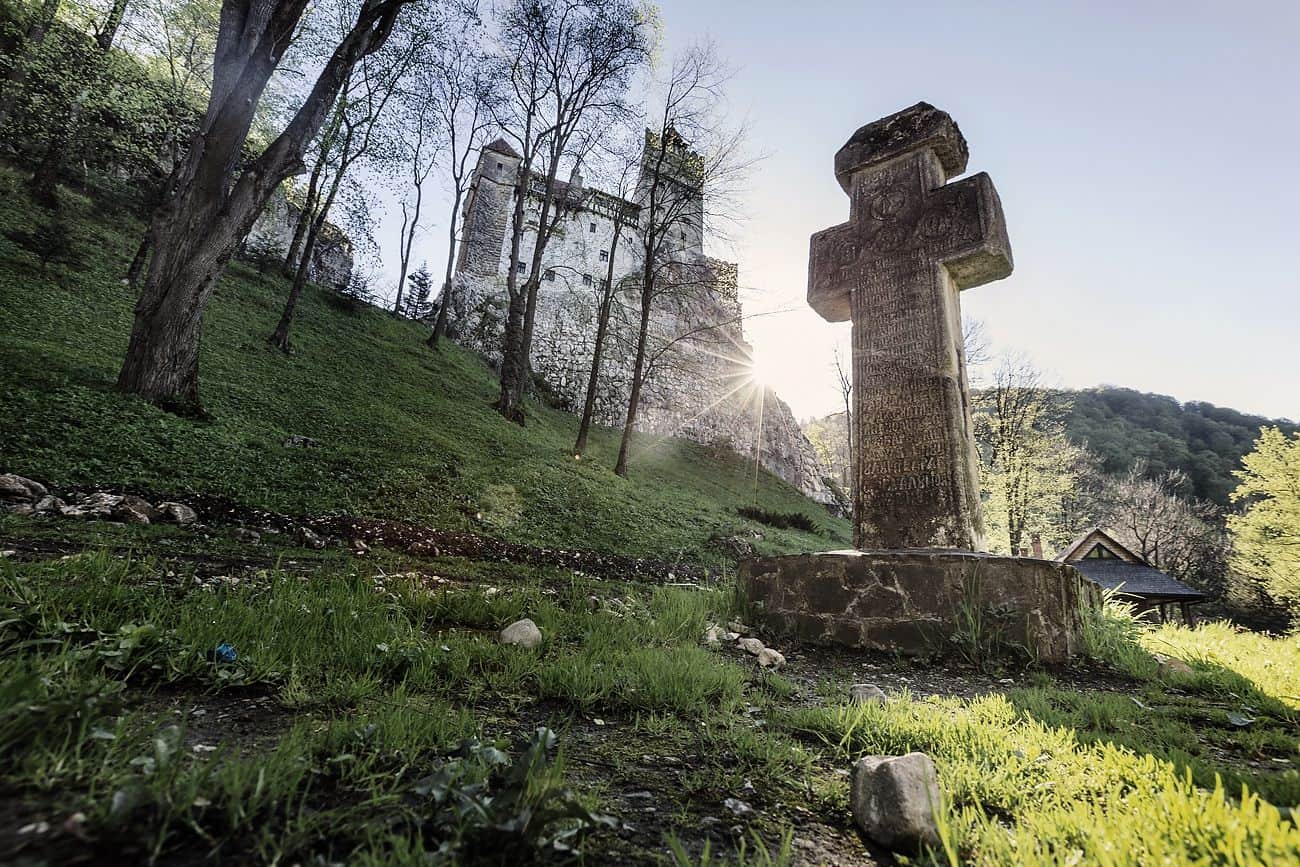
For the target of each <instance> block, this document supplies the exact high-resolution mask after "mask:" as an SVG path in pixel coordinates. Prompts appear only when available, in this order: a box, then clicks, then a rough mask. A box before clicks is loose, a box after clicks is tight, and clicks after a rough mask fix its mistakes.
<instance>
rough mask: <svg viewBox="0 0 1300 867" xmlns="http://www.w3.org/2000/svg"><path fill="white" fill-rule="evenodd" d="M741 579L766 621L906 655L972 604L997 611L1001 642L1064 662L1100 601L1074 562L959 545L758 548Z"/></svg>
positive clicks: (797, 632) (952, 626)
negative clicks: (782, 553) (778, 553)
mask: <svg viewBox="0 0 1300 867" xmlns="http://www.w3.org/2000/svg"><path fill="white" fill-rule="evenodd" d="M740 580H741V586H742V588H743V590H744V592H745V595H746V599H747V602H748V604H749V606H750V610H751V615H750V616H751V617H753V618H754V619H755V620H756V621H757V622H761V623H763V624H764V625H765V626H766V627H767V628H768V629H771V630H774V631H776V632H784V633H787V634H790V635H792V636H794V637H795V638H798V639H801V640H804V641H809V642H812V643H819V644H833V645H841V646H845V647H854V648H862V649H870V650H884V651H890V652H893V651H900V652H903V653H907V654H913V655H930V654H934V655H940V654H942V653H944V652H946V651H947V650H949V649H950V648H951V638H952V636H953V635H954V634H956V633H957V632H958V631H959V630H960V629H961V624H962V622H963V617H962V614H963V612H964V611H968V610H969V606H978V607H979V609H980V610H982V611H985V612H995V613H996V614H997V615H998V616H997V617H996V618H986V619H989V620H996V628H998V629H999V630H1000V633H999V638H1000V639H1001V640H1002V643H1003V644H1004V646H1005V647H1006V648H1007V649H1016V648H1023V649H1024V650H1025V651H1027V652H1028V653H1029V654H1030V655H1031V656H1033V657H1035V658H1036V659H1038V660H1041V661H1043V662H1063V661H1065V660H1066V659H1069V658H1070V657H1071V656H1074V655H1075V654H1077V653H1079V652H1081V651H1082V649H1083V618H1082V616H1081V612H1082V609H1083V607H1085V606H1093V605H1098V604H1100V591H1099V590H1098V588H1097V586H1096V585H1095V584H1093V583H1092V582H1091V581H1089V580H1088V579H1087V578H1085V577H1084V576H1083V574H1082V573H1081V572H1079V571H1077V570H1076V569H1075V568H1074V567H1072V566H1069V565H1066V564H1064V563H1056V562H1054V561H1049V560H1033V559H1028V558H1017V557H999V556H995V555H991V554H975V553H969V552H961V551H940V550H931V549H914V550H902V551H833V552H827V553H822V554H801V555H795V556H788V557H760V558H755V559H752V560H746V561H745V562H743V563H742V564H741V570H740ZM826 586H829V587H830V588H831V589H830V590H827V589H826ZM883 600H889V603H888V604H884V603H883Z"/></svg>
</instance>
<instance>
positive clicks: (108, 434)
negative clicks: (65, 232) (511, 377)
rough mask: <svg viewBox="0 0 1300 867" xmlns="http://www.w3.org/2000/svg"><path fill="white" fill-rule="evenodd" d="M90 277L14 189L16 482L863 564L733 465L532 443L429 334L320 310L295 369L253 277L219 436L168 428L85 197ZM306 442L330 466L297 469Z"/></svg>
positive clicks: (613, 444)
mask: <svg viewBox="0 0 1300 867" xmlns="http://www.w3.org/2000/svg"><path fill="white" fill-rule="evenodd" d="M63 213H64V220H65V222H66V224H67V225H68V227H69V230H70V233H71V240H72V245H73V250H74V254H73V258H74V260H75V261H74V264H69V265H65V264H57V263H56V264H52V265H50V266H49V267H48V268H43V267H42V265H41V263H40V261H39V258H38V257H37V256H36V255H34V254H33V253H31V252H30V251H28V250H27V249H24V248H23V247H22V246H20V245H18V244H15V243H14V242H13V241H12V240H11V239H10V237H8V236H9V235H11V234H12V233H14V232H20V231H25V230H30V229H31V228H32V226H33V220H34V218H43V215H42V214H40V212H35V213H34V212H33V210H32V209H31V207H30V205H29V204H28V203H27V201H26V198H25V196H24V195H23V193H22V191H21V189H20V188H19V186H18V179H17V178H16V177H15V176H14V175H12V174H8V173H6V174H3V175H0V322H3V323H4V327H3V332H2V333H0V418H3V419H4V420H5V423H4V424H3V426H0V471H13V472H18V473H22V474H24V475H27V476H31V477H34V478H37V479H41V480H44V481H46V482H48V483H50V484H53V485H55V486H58V487H60V488H63V487H70V486H111V487H114V488H120V489H129V490H132V491H135V492H137V493H141V494H168V495H177V496H184V495H186V494H206V495H216V496H221V497H225V498H229V499H231V500H234V501H236V502H238V503H241V504H244V505H248V506H254V507H259V508H267V509H272V510H276V511H282V512H289V513H294V514H319V513H322V512H327V511H347V512H350V513H357V514H366V515H374V516H379V517H390V518H402V519H406V520H411V521H417V522H423V523H429V524H434V525H438V526H442V527H448V528H453V529H473V530H478V531H481V532H485V533H488V534H490V535H494V536H498V537H501V538H504V539H507V540H509V541H515V542H523V543H529V544H535V545H568V546H573V547H582V548H591V549H595V550H601V551H607V552H613V553H622V554H627V555H630V556H653V557H658V558H663V559H674V558H677V557H681V558H686V559H692V560H697V561H704V562H707V561H712V560H717V559H718V558H719V557H720V556H721V552H720V551H719V550H717V549H716V548H714V547H712V546H711V544H710V539H711V538H713V537H715V536H726V535H729V534H732V533H735V532H737V531H743V530H756V531H761V532H762V534H763V536H764V538H763V540H762V541H760V542H758V543H757V546H758V547H759V548H760V550H768V551H798V550H812V549H819V548H826V547H828V546H838V545H843V544H844V543H845V542H846V541H847V540H848V539H849V528H848V524H847V522H845V521H842V520H839V519H835V518H832V517H830V516H829V515H828V514H827V513H826V512H825V510H824V509H822V508H821V507H820V506H818V505H817V504H815V503H813V502H812V501H810V500H808V499H806V498H805V497H803V496H802V495H801V494H800V493H799V492H798V491H796V490H795V489H793V488H791V487H790V486H789V485H787V484H785V483H784V482H782V481H781V480H779V479H777V478H776V477H774V476H772V475H770V474H768V473H767V472H765V471H764V472H760V473H759V474H758V479H757V483H756V482H755V475H754V469H753V466H752V464H747V463H746V462H745V461H744V460H743V459H741V458H740V457H738V456H736V455H734V454H732V453H731V452H724V451H718V450H715V449H709V448H706V447H704V446H700V445H697V444H694V443H689V442H685V441H679V440H674V439H664V438H652V437H642V438H640V439H639V440H638V441H637V448H636V451H635V456H634V458H633V461H632V465H631V472H630V477H629V478H627V479H623V478H620V477H618V476H616V475H614V473H613V472H612V471H611V469H610V468H611V467H612V466H613V464H614V458H615V456H616V451H617V447H618V440H617V433H616V432H614V431H610V430H605V429H601V430H598V431H596V432H595V435H594V436H593V437H592V440H591V446H590V450H589V453H588V459H586V460H583V461H581V462H579V461H575V460H574V459H573V457H572V456H571V454H570V453H569V448H570V446H571V444H572V441H573V438H574V434H575V431H576V425H577V419H576V418H575V417H574V416H572V415H569V414H567V413H563V412H559V411H556V410H552V409H549V408H546V407H544V406H541V405H539V404H536V403H533V404H530V405H529V407H528V424H527V426H526V427H523V428H521V427H518V426H516V425H513V424H509V423H507V422H505V421H504V420H503V419H501V418H500V416H498V415H497V414H496V413H495V412H494V411H493V410H492V409H491V407H490V402H491V400H492V399H493V398H494V397H495V394H496V389H495V380H494V377H493V375H492V373H491V371H490V370H488V368H487V367H486V366H485V365H484V363H483V361H482V360H481V359H479V358H478V357H476V356H474V355H472V354H470V353H468V352H465V351H463V350H461V349H459V348H457V347H455V346H451V345H448V346H446V348H445V349H443V350H441V351H438V352H434V351H431V350H429V349H428V348H427V347H425V345H424V342H423V338H424V334H425V331H424V329H423V328H422V327H421V326H419V325H417V324H415V323H412V322H407V321H400V320H397V319H395V318H393V317H392V316H389V315H387V314H386V313H384V312H382V311H380V310H377V309H375V308H372V307H368V306H365V305H360V306H358V307H354V306H350V305H349V304H348V303H346V301H345V300H344V299H342V298H340V297H339V296H337V295H335V294H333V293H329V292H326V291H323V290H316V289H311V290H309V291H308V293H307V294H306V295H305V296H304V299H303V303H302V304H300V306H299V312H298V319H297V322H296V323H295V326H294V333H293V340H294V345H295V352H294V354H293V355H292V356H285V355H283V354H281V353H279V352H278V351H276V350H274V349H272V348H270V347H269V346H268V345H267V343H266V341H265V337H266V335H268V334H269V333H270V332H271V330H272V328H273V327H274V325H275V321H276V318H277V316H278V315H279V310H280V306H281V303H282V300H283V296H284V294H285V291H286V286H285V284H284V281H282V280H281V279H279V278H278V277H270V276H266V275H262V274H259V273H258V272H257V271H256V270H255V269H253V268H251V267H249V266H248V265H246V264H240V263H236V264H234V265H233V266H232V267H231V268H230V271H229V273H228V274H227V276H226V278H225V279H224V280H223V281H222V283H221V285H220V288H219V289H218V291H217V293H216V297H215V299H214V300H213V302H212V303H211V305H210V306H209V308H208V311H207V314H206V317H205V328H204V342H203V356H202V361H201V386H200V387H201V393H202V397H203V400H204V403H205V406H206V408H207V410H208V412H209V413H210V415H211V419H210V420H207V421H194V420H188V419H182V418H178V417H176V416H173V415H169V414H167V413H164V412H161V411H159V410H157V409H155V408H154V407H152V406H150V405H148V404H147V403H144V402H143V401H140V400H136V399H133V398H128V397H124V396H122V395H119V394H117V393H116V392H115V391H114V390H113V387H112V386H113V381H114V378H115V376H116V373H117V369H118V366H119V364H120V361H121V357H122V353H123V351H124V350H125V347H126V340H127V336H128V333H129V330H130V324H131V309H132V304H133V303H134V298H135V293H134V291H133V290H132V289H130V288H129V287H126V286H123V285H122V284H121V282H120V275H121V273H122V272H123V270H124V269H125V265H126V262H127V261H128V259H129V257H130V253H131V251H132V249H133V245H134V243H135V241H136V239H137V237H138V235H137V232H138V231H139V226H138V225H137V224H136V223H135V222H134V221H132V220H124V219H123V218H121V217H118V216H110V215H107V214H103V213H100V212H98V211H96V209H95V208H94V207H93V206H92V204H91V203H90V202H88V201H86V200H84V199H78V198H76V197H75V196H73V195H71V194H67V193H65V204H64V209H63ZM293 434H300V435H303V436H307V437H311V438H312V439H314V440H316V441H318V443H319V445H318V446H316V447H313V448H286V447H284V446H283V442H284V440H285V439H286V438H287V437H289V436H290V435H293ZM745 505H756V506H758V507H759V508H761V509H764V510H767V511H772V512H783V513H791V512H802V513H804V514H806V515H808V516H809V517H810V518H812V519H813V521H814V522H815V524H816V525H817V526H818V527H819V528H820V530H821V532H819V533H806V532H799V531H794V530H777V529H774V528H770V527H766V526H763V525H759V524H754V523H752V522H749V521H746V520H744V519H742V518H740V517H739V516H738V515H737V513H736V509H737V507H740V506H745Z"/></svg>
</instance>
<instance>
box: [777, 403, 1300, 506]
mask: <svg viewBox="0 0 1300 867" xmlns="http://www.w3.org/2000/svg"><path fill="white" fill-rule="evenodd" d="M1063 396H1064V397H1065V398H1066V401H1065V403H1066V405H1067V407H1068V408H1067V410H1066V412H1065V416H1064V420H1065V432H1066V435H1067V436H1068V437H1069V438H1070V440H1071V441H1072V442H1073V443H1075V444H1076V445H1079V446H1083V447H1086V448H1087V449H1088V450H1089V451H1091V452H1092V453H1093V454H1095V455H1096V456H1097V457H1098V458H1099V459H1100V460H1101V469H1102V471H1103V472H1105V473H1107V474H1108V475H1115V476H1118V475H1122V474H1123V473H1126V472H1128V470H1129V469H1130V468H1132V467H1133V465H1134V464H1135V463H1137V462H1138V461H1142V462H1145V464H1146V468H1147V474H1148V475H1150V476H1152V477H1155V476H1159V475H1161V474H1163V473H1165V472H1167V471H1169V470H1182V471H1183V472H1185V473H1186V474H1187V476H1188V478H1189V480H1190V481H1191V485H1192V489H1191V490H1190V491H1185V492H1184V493H1190V494H1194V495H1195V496H1196V497H1198V498H1200V499H1203V500H1209V501H1210V502H1213V503H1216V504H1218V505H1220V506H1226V505H1228V494H1229V493H1230V492H1231V491H1232V489H1233V488H1235V487H1236V486H1237V479H1236V477H1235V476H1233V471H1234V470H1237V469H1240V468H1241V458H1242V456H1243V455H1245V454H1247V453H1249V452H1250V450H1251V446H1252V445H1253V444H1254V442H1255V438H1256V437H1258V436H1259V429H1260V428H1261V427H1263V426H1264V425H1270V426H1276V427H1278V428H1281V430H1282V432H1283V433H1286V434H1288V435H1290V434H1293V433H1295V432H1296V431H1300V424H1296V423H1294V422H1291V421H1287V420H1285V419H1269V418H1264V417H1263V416H1257V415H1249V414H1247V413H1243V412H1238V411H1237V410H1235V409H1228V408H1226V407H1221V406H1215V405H1214V404H1212V403H1204V402H1201V401H1188V402H1187V403H1179V402H1178V401H1177V400H1175V399H1174V398H1172V397H1168V396H1166V395H1163V394H1144V393H1143V392H1140V391H1134V390H1133V389H1131V388H1114V387H1111V386H1102V387H1100V388H1090V389H1086V390H1083V391H1066V392H1064V393H1063ZM843 419H844V414H843V413H833V414H831V415H828V416H825V417H823V418H819V419H812V420H810V421H807V422H805V423H804V425H803V429H804V433H805V434H807V436H808V438H809V439H810V440H811V441H812V442H813V444H814V445H816V446H817V448H818V449H819V450H820V451H821V454H822V456H823V458H824V459H827V462H828V464H829V465H831V466H832V467H834V468H835V469H836V470H837V475H839V474H840V473H841V472H842V471H843V467H844V466H845V464H846V463H847V459H848V449H847V446H846V444H844V443H843V442H841V439H842V437H843V436H844V433H843V431H844V420H843ZM845 481H846V482H847V479H846V480H845Z"/></svg>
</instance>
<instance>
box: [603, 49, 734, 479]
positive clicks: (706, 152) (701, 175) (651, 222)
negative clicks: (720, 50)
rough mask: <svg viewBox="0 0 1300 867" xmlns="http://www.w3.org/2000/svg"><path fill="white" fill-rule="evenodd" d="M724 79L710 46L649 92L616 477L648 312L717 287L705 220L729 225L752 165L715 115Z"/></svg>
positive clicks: (632, 419)
mask: <svg viewBox="0 0 1300 867" xmlns="http://www.w3.org/2000/svg"><path fill="white" fill-rule="evenodd" d="M729 78H730V72H729V70H728V69H727V68H726V66H725V64H723V63H722V61H721V60H720V59H719V57H718V54H717V50H716V48H715V47H714V46H713V44H712V43H707V42H705V43H700V44H697V45H694V46H692V47H690V48H689V49H687V50H686V51H684V52H682V53H681V54H680V55H678V56H677V57H676V58H675V59H674V60H673V63H672V64H671V66H670V67H669V68H668V70H667V72H666V74H665V76H664V77H663V79H662V80H661V81H659V82H658V83H657V85H656V88H655V90H656V91H657V92H656V95H655V97H654V103H653V109H652V111H651V112H650V116H651V117H652V118H653V125H652V127H651V128H650V129H647V130H646V147H645V155H644V162H643V165H642V169H641V183H640V185H639V188H638V193H637V201H638V204H639V205H640V206H641V213H640V220H639V225H638V242H639V249H638V251H637V258H638V260H639V264H640V274H639V275H638V281H637V284H636V287H635V291H636V293H637V294H638V295H639V298H638V301H639V304H638V306H639V311H638V316H637V330H636V342H635V349H634V356H633V363H632V379H631V385H630V389H629V393H628V404H627V414H626V416H625V418H624V423H623V436H622V439H621V441H620V442H619V449H618V461H617V463H616V464H615V466H614V472H615V473H617V474H618V475H620V476H625V475H627V462H628V455H629V452H630V449H631V444H632V434H633V431H634V430H635V427H636V421H637V413H638V411H639V409H640V404H641V395H642V391H643V389H644V387H645V383H646V381H647V379H648V378H649V375H650V373H651V372H652V370H653V367H654V364H653V362H654V360H655V359H654V355H655V353H654V352H653V350H652V348H651V347H650V345H649V338H650V326H651V319H652V314H653V313H654V311H655V310H656V308H657V307H660V306H662V305H663V304H665V303H666V302H667V301H668V300H669V299H670V298H673V297H677V298H682V297H689V296H690V295H691V294H692V293H693V292H695V291H699V290H700V289H701V288H704V287H710V286H712V285H713V284H715V283H716V280H717V276H718V275H716V274H715V273H714V269H713V266H712V265H711V264H710V263H709V262H708V261H707V260H706V259H705V258H704V257H703V255H702V246H703V236H704V224H705V220H706V218H709V219H711V221H712V222H713V223H714V224H715V225H714V228H715V230H716V229H717V224H718V223H721V222H725V221H727V220H733V219H735V217H736V214H737V212H738V211H737V209H736V208H735V195H736V193H737V192H738V190H739V188H740V186H741V184H742V183H743V179H744V177H745V176H746V174H747V173H748V170H749V168H750V167H751V165H752V162H750V161H747V160H746V159H745V158H744V157H743V156H742V153H741V145H742V143H743V141H744V135H745V130H744V127H743V126H740V127H735V128H730V127H728V126H727V125H726V124H725V122H724V120H723V119H722V118H721V117H720V116H719V114H718V107H719V105H720V104H721V102H722V97H723V90H724V88H725V85H726V83H727V81H728V80H729ZM706 207H707V208H708V212H707V213H706ZM670 342H680V341H670ZM658 357H661V358H662V357H663V352H660V353H658Z"/></svg>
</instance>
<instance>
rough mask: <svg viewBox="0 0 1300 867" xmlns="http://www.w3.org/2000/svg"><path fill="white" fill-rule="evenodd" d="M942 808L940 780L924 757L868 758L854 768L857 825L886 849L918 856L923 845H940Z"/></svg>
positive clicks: (852, 800) (851, 800) (853, 804)
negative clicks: (940, 810) (937, 812)
mask: <svg viewBox="0 0 1300 867" xmlns="http://www.w3.org/2000/svg"><path fill="white" fill-rule="evenodd" d="M941 803H942V801H941V799H940V794H939V775H938V774H937V773H936V772H935V769H934V762H932V761H930V757H929V756H927V755H926V754H925V753H908V754H907V755H905V756H865V757H863V758H861V759H858V760H857V761H856V762H854V764H853V774H852V780H851V783H850V790H849V804H850V806H851V808H852V810H853V821H854V823H856V824H857V826H858V828H860V829H861V830H862V833H864V834H865V835H866V836H867V837H868V838H869V839H871V840H872V841H873V842H875V843H878V844H879V845H881V846H884V847H885V848H887V849H890V850H893V851H896V852H916V851H918V850H919V849H920V848H921V846H922V845H926V844H928V845H937V844H938V843H939V827H938V824H937V823H936V820H935V812H936V811H937V810H939V809H940V805H941Z"/></svg>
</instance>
